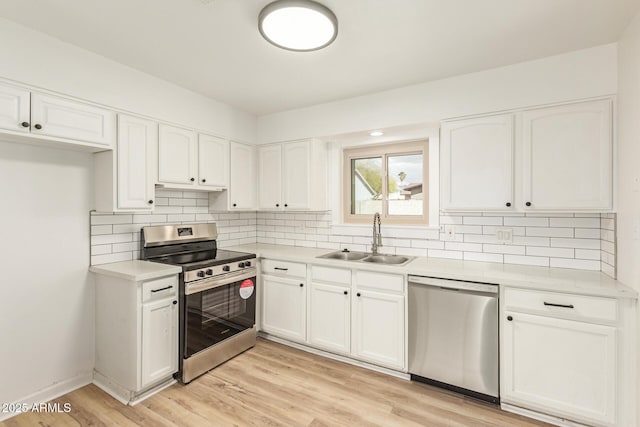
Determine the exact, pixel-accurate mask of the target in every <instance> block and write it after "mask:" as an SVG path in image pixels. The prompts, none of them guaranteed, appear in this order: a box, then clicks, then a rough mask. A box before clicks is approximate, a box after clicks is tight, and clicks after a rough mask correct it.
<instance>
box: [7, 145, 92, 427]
mask: <svg viewBox="0 0 640 427" xmlns="http://www.w3.org/2000/svg"><path fill="white" fill-rule="evenodd" d="M92 192H93V157H92V155H91V154H88V153H80V152H73V151H63V150H56V149H50V148H43V147H35V146H29V145H23V144H12V143H5V142H0V195H1V196H2V209H0V224H1V225H2V226H1V227H0V265H1V266H2V279H1V280H0V295H1V297H0V337H1V338H0V339H1V342H2V344H1V347H2V350H1V351H0V378H1V379H0V402H3V403H10V402H16V401H20V402H24V401H28V400H29V396H32V397H33V398H34V399H36V400H38V401H43V400H41V399H42V397H44V398H45V399H46V398H47V397H50V395H47V390H46V389H47V388H50V387H53V388H54V389H55V390H52V389H49V390H48V392H52V393H55V391H56V390H57V391H58V392H60V391H64V388H65V387H74V385H75V386H77V385H78V381H79V382H80V383H82V382H83V381H85V382H86V381H88V379H89V378H90V374H91V371H92V369H93V354H94V352H93V342H94V333H93V313H94V309H93V280H92V279H91V278H90V277H89V275H88V271H87V267H88V265H89V209H91V204H92V200H93V199H92V197H91V195H92ZM43 390H44V394H43V395H40V396H34V393H37V392H41V391H43ZM44 401H46V400H44ZM6 415H8V414H0V419H1V418H3V417H6Z"/></svg>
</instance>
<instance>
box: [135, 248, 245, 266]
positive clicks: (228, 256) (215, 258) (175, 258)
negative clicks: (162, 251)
mask: <svg viewBox="0 0 640 427" xmlns="http://www.w3.org/2000/svg"><path fill="white" fill-rule="evenodd" d="M251 258H255V254H250V253H246V252H236V251H226V250H223V249H213V250H205V251H197V252H188V253H178V254H171V255H166V256H159V257H153V258H149V259H148V260H149V261H153V262H160V263H163V264H171V265H177V266H180V267H182V269H183V271H189V270H196V269H199V268H204V267H212V266H216V265H221V264H228V263H232V262H236V261H243V260H245V259H251Z"/></svg>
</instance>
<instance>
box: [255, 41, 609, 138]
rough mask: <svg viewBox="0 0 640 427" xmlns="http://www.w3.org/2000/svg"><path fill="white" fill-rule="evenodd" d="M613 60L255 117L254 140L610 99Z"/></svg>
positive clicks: (564, 62) (553, 64) (536, 67)
mask: <svg viewBox="0 0 640 427" xmlns="http://www.w3.org/2000/svg"><path fill="white" fill-rule="evenodd" d="M524 48H526V46H523V49H524ZM616 55H617V49H616V44H615V43H614V44H608V45H603V46H599V47H594V48H590V49H585V50H580V51H575V52H570V53H567V54H562V55H557V56H552V57H549V58H543V59H539V60H535V61H529V62H523V63H520V64H516V65H510V66H507V67H501V68H495V69H491V70H487V71H482V72H478V73H473V74H465V75H462V76H457V77H451V78H447V79H443V80H438V81H433V82H428V83H422V84H418V85H413V86H408V87H404V88H399V89H394V90H389V91H385V92H379V93H375V94H371V95H365V96H361V97H356V98H349V99H346V100H342V101H337V102H330V103H326V104H319V105H314V106H311V107H306V108H300V109H296V110H290V111H285V112H281V113H275V114H271V115H266V116H261V117H259V118H258V139H259V141H260V142H274V141H287V140H293V139H298V138H307V137H323V136H328V135H339V134H344V133H350V132H357V131H363V130H370V129H379V128H387V127H393V126H403V125H410V124H415V123H425V122H438V121H440V120H441V119H443V118H450V117H458V116H464V115H471V114H479V113H487V112H492V111H500V110H507V109H517V108H521V107H527V106H532V105H542V104H549V103H555V102H560V101H567V100H574V99H583V98H589V97H595V96H602V95H610V94H614V93H616V90H617V85H616V82H617V68H616V65H617V59H616ZM336 72H339V70H337V71H336Z"/></svg>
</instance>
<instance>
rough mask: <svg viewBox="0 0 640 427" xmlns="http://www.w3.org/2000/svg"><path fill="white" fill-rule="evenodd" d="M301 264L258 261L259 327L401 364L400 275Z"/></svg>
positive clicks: (397, 367) (323, 346) (382, 363)
mask: <svg viewBox="0 0 640 427" xmlns="http://www.w3.org/2000/svg"><path fill="white" fill-rule="evenodd" d="M302 266H304V264H301V263H291V262H284V261H274V260H263V261H262V273H263V274H262V292H263V294H262V319H263V320H262V330H263V331H264V332H267V333H268V334H270V335H273V336H276V337H280V338H284V339H287V340H290V341H296V342H299V343H303V344H307V345H309V346H310V347H314V348H317V349H320V350H325V351H328V352H331V353H335V354H340V355H344V356H348V357H351V358H353V359H358V360H362V361H364V362H368V363H371V364H374V365H378V366H381V367H385V368H390V369H394V370H405V360H404V359H405V318H404V313H405V309H404V307H405V300H406V295H405V292H404V291H405V286H404V276H402V275H399V274H386V273H373V272H366V271H356V270H351V269H347V268H332V267H324V266H317V265H308V266H306V268H305V269H303V268H302ZM292 276H296V277H292ZM306 283H309V286H308V288H309V290H308V291H306V289H307V286H306ZM307 292H308V293H307ZM305 319H306V323H305ZM305 326H306V329H305Z"/></svg>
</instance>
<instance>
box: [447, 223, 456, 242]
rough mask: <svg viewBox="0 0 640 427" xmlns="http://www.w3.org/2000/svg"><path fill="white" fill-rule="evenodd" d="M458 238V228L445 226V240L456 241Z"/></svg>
mask: <svg viewBox="0 0 640 427" xmlns="http://www.w3.org/2000/svg"><path fill="white" fill-rule="evenodd" d="M455 238H456V226H455V225H445V226H444V240H454V239H455Z"/></svg>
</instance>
